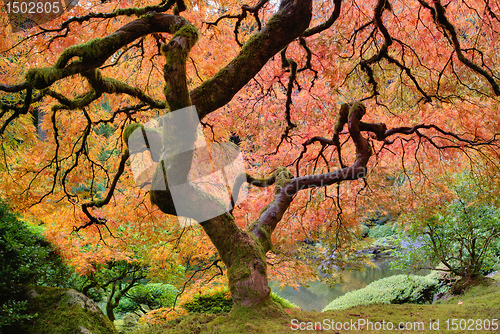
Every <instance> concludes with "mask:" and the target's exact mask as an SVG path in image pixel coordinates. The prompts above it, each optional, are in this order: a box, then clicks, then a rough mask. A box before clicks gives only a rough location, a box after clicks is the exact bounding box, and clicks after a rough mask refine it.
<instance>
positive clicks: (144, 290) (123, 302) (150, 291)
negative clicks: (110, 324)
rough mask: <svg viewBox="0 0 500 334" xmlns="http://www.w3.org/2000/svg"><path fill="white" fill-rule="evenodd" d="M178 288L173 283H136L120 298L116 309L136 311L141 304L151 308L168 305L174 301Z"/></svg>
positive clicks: (123, 311)
mask: <svg viewBox="0 0 500 334" xmlns="http://www.w3.org/2000/svg"><path fill="white" fill-rule="evenodd" d="M177 293H178V290H177V289H176V288H175V287H174V286H173V285H171V284H163V283H148V284H145V285H136V286H134V287H133V288H131V289H130V290H129V291H128V292H127V294H126V295H125V296H124V297H123V298H121V299H120V302H119V304H118V306H117V308H116V309H115V310H116V312H119V313H128V312H135V311H138V310H140V309H141V305H147V306H148V308H149V309H150V310H154V309H157V308H160V307H168V306H171V305H172V304H173V303H174V300H175V296H176V295H177Z"/></svg>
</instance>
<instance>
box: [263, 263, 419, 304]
mask: <svg viewBox="0 0 500 334" xmlns="http://www.w3.org/2000/svg"><path fill="white" fill-rule="evenodd" d="M390 261H391V259H390V258H384V259H381V260H378V261H374V263H375V265H376V266H375V267H366V268H365V270H364V271H344V272H342V276H343V278H344V283H338V284H336V285H335V286H334V287H329V286H328V285H327V284H325V283H322V282H318V281H316V282H309V286H308V287H299V289H298V291H297V290H295V289H294V288H292V287H286V288H284V289H281V290H280V287H279V284H278V283H276V282H271V284H270V286H271V290H272V291H273V292H274V293H276V294H277V295H279V296H281V297H283V298H286V299H288V300H289V301H291V302H292V303H294V304H295V305H297V306H299V307H300V308H301V309H303V310H306V311H318V312H320V311H322V310H323V308H324V307H325V306H326V305H327V304H328V303H330V302H331V301H332V300H334V299H335V298H337V297H340V296H342V295H344V294H345V293H347V292H349V291H353V290H357V289H361V288H364V287H365V286H367V285H368V284H370V283H371V282H373V281H376V280H379V279H381V278H384V277H389V276H392V275H397V274H402V273H404V272H403V271H401V270H391V269H390ZM422 274H426V273H425V272H423V273H422Z"/></svg>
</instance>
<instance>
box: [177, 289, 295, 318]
mask: <svg viewBox="0 0 500 334" xmlns="http://www.w3.org/2000/svg"><path fill="white" fill-rule="evenodd" d="M271 299H272V300H273V301H275V302H277V303H278V304H280V305H281V306H282V307H284V308H287V309H288V308H297V307H298V306H297V305H295V304H293V303H291V302H290V301H288V300H286V299H285V298H283V297H280V296H278V295H277V294H275V293H274V292H271ZM182 307H184V308H185V309H186V310H187V311H188V312H189V313H215V314H217V313H228V312H230V311H231V309H232V308H233V300H232V299H231V293H230V292H229V288H227V287H226V288H224V289H223V290H221V291H209V292H207V293H205V294H202V295H197V296H195V297H194V298H193V300H192V301H190V302H187V303H185V304H184V305H182Z"/></svg>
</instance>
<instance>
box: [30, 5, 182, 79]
mask: <svg viewBox="0 0 500 334" xmlns="http://www.w3.org/2000/svg"><path fill="white" fill-rule="evenodd" d="M185 25H189V22H188V21H187V20H186V19H184V18H182V17H180V16H175V15H167V14H158V13H150V14H147V15H144V16H142V17H141V18H139V19H137V20H135V21H132V22H130V23H128V24H126V25H124V26H123V27H121V28H120V29H118V30H117V31H115V32H114V33H112V34H111V35H108V36H106V37H103V38H96V39H93V40H91V41H89V42H87V43H85V44H80V45H75V46H71V47H69V48H67V49H66V50H64V52H63V53H62V54H61V56H60V57H59V59H58V60H57V61H56V63H55V64H54V66H51V67H42V68H35V69H30V70H29V71H28V73H27V74H26V81H27V84H28V85H29V87H32V88H36V89H44V88H47V87H49V86H50V85H52V84H53V83H54V82H56V81H58V80H61V79H63V78H66V77H68V76H71V75H75V74H80V73H85V72H88V71H91V70H94V69H95V68H97V67H99V66H101V65H102V64H104V62H105V61H106V60H107V59H108V58H109V57H111V56H112V55H113V54H114V53H115V52H116V51H118V50H119V49H120V48H122V47H124V46H125V45H127V44H129V43H131V42H133V41H134V40H136V39H137V38H139V37H142V36H145V35H148V34H152V33H156V32H167V33H171V34H174V33H175V32H177V31H178V30H179V29H180V28H182V27H183V26H185ZM23 85H24V84H23Z"/></svg>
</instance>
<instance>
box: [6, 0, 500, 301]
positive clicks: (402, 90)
mask: <svg viewBox="0 0 500 334" xmlns="http://www.w3.org/2000/svg"><path fill="white" fill-rule="evenodd" d="M0 15H1V16H0V18H1V19H2V20H3V25H4V26H5V25H6V24H7V23H8V22H7V20H8V16H7V15H5V14H4V13H3V12H2V13H1V14H0ZM499 15H500V8H499V7H498V4H497V3H495V2H491V1H487V0H464V1H446V2H445V1H441V0H437V1H424V0H414V1H396V0H393V1H386V0H367V1H361V0H356V1H354V0H353V1H341V0H333V1H312V0H282V1H280V2H279V3H276V2H273V1H269V0H261V1H259V2H256V3H255V4H253V5H243V6H241V5H240V4H239V2H238V1H230V0H228V1H197V0H192V1H190V2H185V1H182V0H177V1H171V0H168V1H162V2H159V3H154V2H151V3H149V2H146V1H102V2H101V1H87V2H85V3H79V4H78V5H76V6H75V7H74V8H72V9H71V10H69V11H67V12H65V13H64V14H63V15H61V16H60V17H58V18H54V19H53V20H52V21H50V22H46V23H43V24H42V25H41V26H38V27H32V28H28V27H25V28H23V29H24V30H23V29H21V31H20V32H17V33H12V32H11V31H10V30H9V29H10V28H8V27H7V28H5V33H4V34H2V36H1V37H0V46H1V48H2V53H1V57H0V69H1V71H0V81H1V82H2V83H1V84H0V91H1V92H2V94H1V97H0V99H1V100H0V107H1V113H0V120H1V123H0V135H1V136H2V145H1V148H2V150H1V153H0V155H1V159H0V161H1V164H2V167H1V172H2V183H1V195H2V197H5V198H8V199H9V200H10V203H11V204H12V205H13V206H14V207H15V208H16V209H17V210H22V211H25V212H26V214H31V215H32V216H34V217H36V218H37V219H39V220H41V221H43V222H44V223H45V224H46V226H47V234H48V236H49V237H50V238H51V240H53V241H55V242H56V243H58V244H59V245H61V247H62V248H63V249H65V250H66V251H67V252H68V254H67V256H68V257H71V258H73V260H74V261H75V263H76V264H78V265H79V266H81V267H82V271H84V270H86V269H89V268H85V266H86V265H88V263H90V262H89V261H88V258H89V257H94V260H96V259H97V258H99V259H101V261H105V259H106V258H114V259H115V260H123V259H125V260H126V259H127V257H128V256H130V254H129V253H127V243H126V242H125V243H124V242H123V240H128V241H130V243H133V244H134V245H135V247H147V249H148V250H151V252H150V253H148V252H147V251H146V252H144V254H148V256H150V257H151V258H154V257H155V256H158V257H160V258H165V257H168V256H175V257H177V256H178V257H179V258H182V257H183V254H186V253H189V254H190V256H192V255H193V254H195V253H196V252H199V253H200V256H202V257H203V256H205V258H208V257H209V256H210V255H213V254H214V252H215V251H216V252H217V255H218V256H219V257H220V259H221V260H222V262H223V263H224V265H225V268H226V274H227V279H228V283H229V287H230V290H231V293H232V297H233V301H234V304H235V306H236V308H238V307H240V306H252V307H257V306H261V305H267V304H268V303H270V297H269V294H270V289H269V285H268V274H269V273H271V274H272V275H276V276H279V275H284V277H285V279H288V280H292V279H293V273H295V275H297V273H298V272H301V273H304V276H303V279H307V278H310V277H313V276H314V266H313V265H311V266H304V267H300V268H301V269H300V270H297V268H295V271H293V265H294V262H293V261H297V260H296V259H298V258H300V257H301V256H304V257H305V255H307V252H308V250H309V249H310V247H308V245H309V244H308V243H304V242H303V241H305V240H312V241H320V245H321V246H317V248H316V249H315V250H316V253H315V257H316V258H318V259H319V260H320V263H321V264H322V265H323V267H322V268H321V269H322V270H323V271H324V272H328V271H329V270H331V268H332V267H333V265H334V264H335V265H342V264H343V263H344V261H343V260H345V258H346V257H347V256H348V255H349V254H351V253H353V250H354V249H355V248H354V244H353V242H351V241H350V240H352V235H353V231H354V230H355V226H356V221H357V219H358V216H359V215H358V214H359V212H357V211H356V210H357V208H362V209H363V211H364V212H369V211H370V210H374V208H375V204H374V199H375V200H378V199H381V198H382V197H384V199H381V200H383V201H385V202H386V203H387V202H388V201H392V203H393V205H392V207H393V210H394V211H395V212H397V211H400V210H411V207H412V205H416V204H415V203H422V202H421V201H420V202H419V201H418V199H419V198H424V199H425V200H426V201H427V203H428V204H433V205H434V204H435V205H438V204H439V203H440V202H442V201H446V200H447V197H446V196H444V195H443V194H445V195H446V192H445V191H443V192H439V191H435V192H432V191H430V188H429V187H428V185H429V184H432V183H433V177H434V176H435V175H439V174H440V173H442V172H443V171H453V170H457V169H460V168H462V166H463V165H462V164H463V163H467V162H472V163H473V164H474V163H477V160H475V159H478V157H482V158H483V159H485V160H488V161H490V162H492V163H495V161H496V160H497V159H498V153H497V151H496V149H497V136H496V133H497V132H498V114H497V113H496V109H497V107H498V98H497V96H498V95H500V88H499V86H498V80H499V78H498V75H499V71H498V69H497V67H496V64H498V57H497V54H498V52H497V51H496V50H497V47H498V45H497V43H498V40H499V39H498V29H499V28H500V19H499V17H500V16H499ZM189 106H195V107H196V111H197V114H198V117H199V119H200V120H201V122H202V124H203V126H204V132H205V136H206V137H207V138H209V139H211V140H212V141H214V142H220V141H222V142H227V141H229V139H230V138H232V140H233V142H237V143H239V146H240V149H241V150H242V152H243V153H244V157H245V162H246V164H247V166H246V168H247V172H246V173H245V174H244V175H240V177H239V178H238V179H237V182H235V185H234V186H233V192H234V189H237V190H239V189H240V188H241V187H242V183H246V184H249V185H250V189H249V194H248V196H247V198H245V199H244V201H243V202H241V203H239V204H238V205H237V206H236V207H235V208H234V209H230V210H229V209H227V208H225V207H224V206H223V204H219V202H218V201H217V198H216V196H215V195H214V194H212V193H208V192H206V191H203V190H202V189H200V188H198V187H195V186H193V185H190V186H188V187H187V188H185V192H184V193H183V196H184V197H185V198H186V199H190V200H192V202H193V203H196V207H194V206H193V212H194V211H203V210H205V209H206V210H209V208H211V207H213V206H214V205H216V206H217V205H221V206H222V207H221V209H222V211H225V213H223V214H220V215H217V216H216V217H213V218H210V219H207V220H204V221H199V222H198V223H199V226H201V228H202V229H203V231H204V234H199V229H197V227H192V228H181V227H179V223H178V222H177V221H176V220H175V219H172V217H175V216H176V215H177V210H176V206H175V205H174V200H173V198H172V192H171V190H170V188H169V187H168V184H167V186H166V187H165V186H163V189H162V187H161V186H158V187H151V188H150V189H149V190H148V189H142V188H141V187H139V186H137V185H136V184H135V183H134V178H133V174H132V171H131V168H130V164H129V161H130V154H129V153H130V152H129V149H128V144H129V143H128V141H127V139H128V138H129V135H130V133H131V132H132V130H134V129H145V128H144V126H143V125H142V124H146V123H147V122H148V121H150V120H151V119H155V118H157V117H159V116H162V115H165V114H167V113H169V112H173V111H176V110H180V109H183V108H185V107H189ZM178 130H179V131H178V132H179V133H181V132H183V131H184V129H178ZM174 132H176V131H174ZM182 135H183V136H184V138H186V137H188V138H191V139H190V140H191V143H190V144H191V146H194V144H195V141H196V133H195V131H194V130H193V132H192V133H190V134H189V135H188V136H186V134H185V133H183V134H182ZM160 137H161V136H160ZM158 140H159V141H161V140H162V139H161V138H160V139H158ZM148 145H149V146H148V147H150V146H151V145H153V144H152V143H150V144H148ZM156 160H158V161H156V163H157V165H156V169H155V170H154V171H153V172H154V173H152V174H154V175H153V176H152V180H151V184H152V185H155V184H157V183H158V182H163V183H164V184H165V180H164V179H163V178H162V176H163V174H164V173H165V169H166V168H171V169H172V170H174V171H175V173H176V175H177V177H178V179H177V182H185V183H186V184H189V183H188V182H187V181H188V172H189V170H190V169H191V167H192V161H193V153H192V151H191V153H190V154H184V155H182V156H175V157H172V156H171V157H157V159H156ZM166 166H168V167H166ZM400 174H401V175H405V177H406V179H407V180H409V181H408V182H407V183H406V185H408V186H407V187H406V188H405V189H410V191H408V192H405V193H404V197H399V199H398V198H395V197H392V196H393V194H391V193H392V192H393V190H395V189H396V188H395V187H394V178H395V176H397V175H400ZM345 181H352V182H347V183H346V182H345ZM268 189H271V191H266V190H268ZM398 189H399V188H398ZM399 202H402V203H401V204H398V203H399ZM405 205H406V206H405ZM159 211H161V212H159ZM164 214H167V218H165V215H164ZM185 215H186V216H187V218H194V217H196V216H195V215H192V216H190V215H189V213H187V214H185ZM72 231H77V232H78V233H80V234H81V235H83V234H85V237H83V236H81V237H80V238H69V237H68V235H70V234H71V232H72ZM186 231H188V232H186ZM189 235H191V236H192V237H191V238H190V239H189V240H188V242H187V243H185V244H184V246H183V247H184V248H182V247H180V248H177V246H179V240H185V239H186V236H188V237H189ZM117 236H119V237H117ZM207 237H208V238H209V239H210V241H211V242H212V244H213V245H214V246H215V248H213V247H211V246H210V245H209V244H208V243H206V242H201V240H204V238H207ZM183 238H184V239H183ZM154 242H158V243H162V244H167V245H169V246H168V247H165V248H164V247H163V246H162V247H158V248H155V247H152V246H151V245H153V244H154ZM97 245H99V246H97ZM187 245H190V246H191V247H188V246H187ZM90 249H91V250H92V252H90V251H89V250H90ZM71 250H78V251H77V253H71ZM117 250H119V251H117ZM69 254H71V255H69ZM294 259H295V260H294ZM323 260H324V261H323ZM268 263H270V264H271V266H270V270H268ZM283 263H286V265H283V266H282V264H283ZM302 268H304V269H302ZM306 268H308V269H306Z"/></svg>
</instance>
